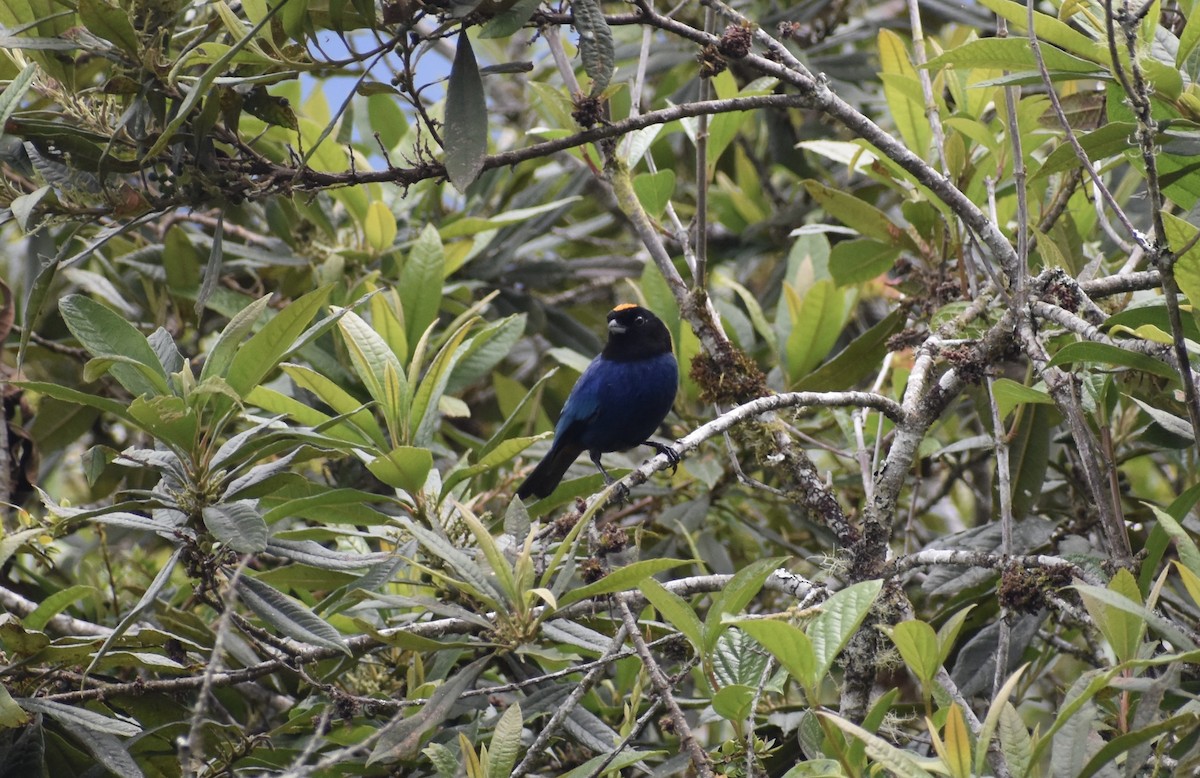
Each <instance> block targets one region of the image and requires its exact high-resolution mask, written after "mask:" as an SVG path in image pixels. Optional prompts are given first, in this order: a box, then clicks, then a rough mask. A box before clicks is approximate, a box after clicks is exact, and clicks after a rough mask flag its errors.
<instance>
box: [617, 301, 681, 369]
mask: <svg viewBox="0 0 1200 778" xmlns="http://www.w3.org/2000/svg"><path fill="white" fill-rule="evenodd" d="M670 352H671V333H670V332H668V331H667V325H665V324H663V323H662V321H661V320H660V319H659V318H658V317H657V316H655V315H654V314H652V313H650V311H647V310H646V309H645V308H642V307H641V306H638V305H632V304H630V303H625V304H623V305H618V306H617V307H616V308H613V309H612V310H611V311H609V313H608V344H607V345H605V347H604V353H603V354H602V355H601V356H603V357H604V358H605V359H608V360H611V361H613V362H632V361H633V360H635V359H649V358H650V357H657V356H660V355H662V354H669V353H670Z"/></svg>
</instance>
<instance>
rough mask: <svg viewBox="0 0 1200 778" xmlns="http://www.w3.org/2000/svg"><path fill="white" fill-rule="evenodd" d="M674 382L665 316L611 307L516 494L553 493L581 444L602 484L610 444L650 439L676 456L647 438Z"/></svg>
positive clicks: (617, 446) (670, 400)
mask: <svg viewBox="0 0 1200 778" xmlns="http://www.w3.org/2000/svg"><path fill="white" fill-rule="evenodd" d="M678 387H679V366H678V365H677V364H676V362H675V351H674V349H673V348H672V346H671V333H670V332H668V331H667V327H666V325H665V324H663V323H662V320H661V319H659V318H658V317H657V316H655V315H654V314H653V313H651V312H650V311H648V310H646V309H645V308H643V307H641V306H639V305H634V304H632V303H623V304H621V305H618V306H617V307H615V308H613V309H612V310H611V311H609V314H608V342H607V343H605V345H604V350H603V351H601V352H600V355H599V356H598V357H596V358H595V359H593V360H592V361H591V363H590V364H588V366H587V368H586V369H585V370H584V371H583V373H582V374H581V375H580V376H579V380H578V381H577V382H576V383H575V387H574V388H573V389H571V393H570V394H569V395H567V402H566V404H565V405H563V409H562V415H561V416H559V418H558V423H557V424H556V425H554V442H553V443H552V444H551V445H550V451H549V452H548V453H547V454H546V456H545V457H544V458H543V459H542V461H541V462H539V463H538V465H537V467H535V468H534V469H533V472H532V473H530V474H529V477H528V478H526V479H525V481H524V482H523V483H522V484H521V485H520V486H519V487H517V496H518V497H520V498H521V499H522V500H525V499H528V498H529V497H530V496H531V495H534V496H537V497H548V496H550V494H551V493H552V492H553V491H554V489H555V487H557V486H558V483H559V481H561V480H562V477H563V474H564V473H566V472H567V468H569V467H570V466H571V465H572V464H573V463H574V462H575V460H576V459H578V458H579V455H580V454H582V453H583V452H584V451H586V452H588V455H589V456H590V457H591V460H592V462H593V464H595V465H596V469H598V470H599V471H600V473H601V475H603V476H604V482H605V483H606V484H611V483H613V478H612V476H610V475H609V474H608V471H607V470H605V469H604V465H602V464H601V463H600V455H601V454H606V453H608V452H611V451H626V450H628V449H631V448H633V447H634V446H651V447H653V448H654V449H655V450H656V451H657V452H658V453H660V454H664V455H666V457H667V458H668V459H669V460H670V462H671V465H672V466H674V465H676V464H678V462H679V455H678V454H676V453H675V450H674V449H672V448H670V447H669V446H666V445H663V444H662V443H658V442H655V441H652V440H650V439H649V438H650V435H651V434H653V433H654V431H655V430H657V429H658V425H659V424H661V423H662V421H663V419H665V418H666V416H667V413H669V412H670V410H671V406H673V405H674V404H675V392H676V390H677V389H678Z"/></svg>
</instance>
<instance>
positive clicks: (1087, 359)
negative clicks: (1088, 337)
mask: <svg viewBox="0 0 1200 778" xmlns="http://www.w3.org/2000/svg"><path fill="white" fill-rule="evenodd" d="M1075 363H1084V364H1092V365H1103V366H1106V367H1127V368H1131V369H1133V370H1140V371H1142V372H1143V373H1150V374H1151V375H1156V376H1159V377H1160V378H1166V379H1177V378H1179V375H1178V374H1177V373H1176V372H1175V370H1174V369H1172V368H1171V366H1170V365H1168V364H1166V363H1165V362H1160V361H1159V360H1157V359H1155V358H1154V357H1151V356H1148V355H1146V354H1142V353H1139V352H1136V351H1128V350H1126V349H1123V348H1121V347H1120V346H1111V345H1109V344H1107V343H1093V342H1091V341H1076V342H1075V343H1068V344H1067V345H1065V346H1063V347H1062V348H1061V349H1059V350H1058V353H1057V354H1055V355H1054V357H1053V358H1052V359H1051V360H1050V361H1049V362H1048V363H1046V364H1047V366H1048V367H1058V366H1059V365H1071V364H1075Z"/></svg>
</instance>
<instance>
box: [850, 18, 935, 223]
mask: <svg viewBox="0 0 1200 778" xmlns="http://www.w3.org/2000/svg"><path fill="white" fill-rule="evenodd" d="M877 40H878V48H879V66H880V68H881V70H882V72H881V73H880V75H879V77H880V80H882V81H883V95H884V97H885V98H886V99H887V104H888V110H889V111H890V112H891V115H892V121H893V122H895V124H896V129H898V130H899V131H900V136H901V137H902V138H903V139H904V143H905V145H906V146H908V148H909V150H910V151H912V152H913V153H914V154H916V155H917V156H918V157H920V158H922V159H925V158H926V156H927V155H928V154H929V147H930V143H932V141H933V130H932V129H931V128H930V126H929V120H928V119H927V118H926V117H925V102H924V97H923V94H922V92H921V82H920V81H919V80H918V78H917V71H916V69H915V68H914V67H913V66H912V62H911V61H910V60H909V57H908V50H907V49H906V48H905V45H904V40H903V39H902V38H901V37H900V36H899V35H897V34H896V33H894V32H892V31H891V30H886V29H881V30H880V31H879V35H878V38H877ZM847 224H849V222H847ZM851 226H853V225H851ZM863 234H864V235H868V237H878V236H870V235H869V234H868V233H863ZM880 239H881V240H885V239H884V238H880Z"/></svg>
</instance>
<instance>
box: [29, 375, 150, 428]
mask: <svg viewBox="0 0 1200 778" xmlns="http://www.w3.org/2000/svg"><path fill="white" fill-rule="evenodd" d="M12 385H13V386H19V387H21V388H23V389H26V390H28V391H30V392H36V393H37V394H44V395H45V396H47V397H53V398H54V399H56V400H62V401H63V402H68V403H73V404H75V405H83V406H86V407H88V408H95V409H97V410H100V411H103V412H104V413H108V414H112V415H113V416H116V417H117V418H120V419H126V420H129V419H130V418H131V417H130V416H129V413H128V409H127V408H126V406H125V405H124V404H123V403H119V402H117V401H116V400H110V399H109V398H107V397H100V396H99V395H94V394H88V393H86V392H81V391H79V390H78V389H71V388H69V387H66V386H59V385H58V384H51V383H46V382H45V381H13V382H12Z"/></svg>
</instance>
